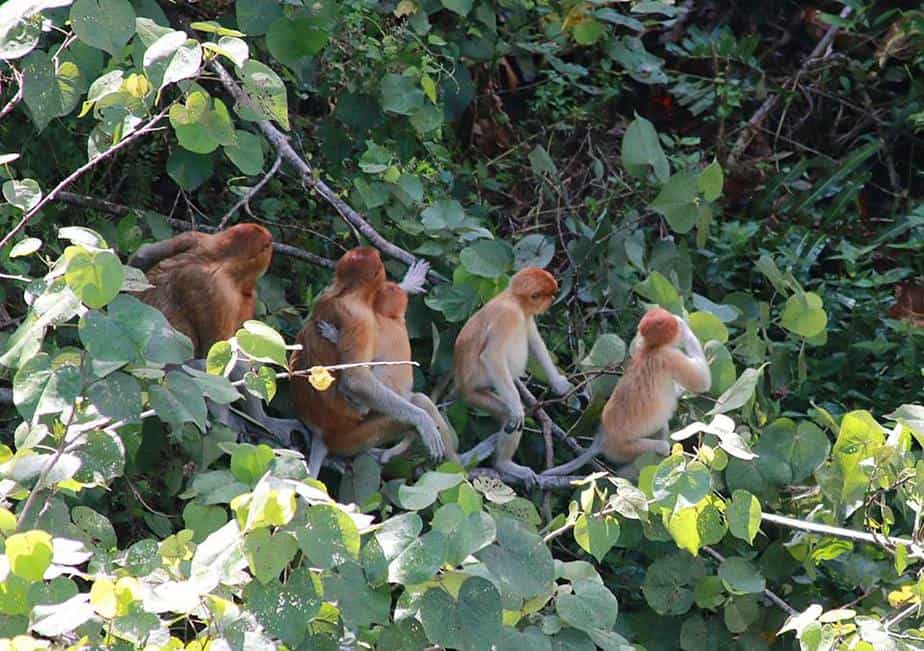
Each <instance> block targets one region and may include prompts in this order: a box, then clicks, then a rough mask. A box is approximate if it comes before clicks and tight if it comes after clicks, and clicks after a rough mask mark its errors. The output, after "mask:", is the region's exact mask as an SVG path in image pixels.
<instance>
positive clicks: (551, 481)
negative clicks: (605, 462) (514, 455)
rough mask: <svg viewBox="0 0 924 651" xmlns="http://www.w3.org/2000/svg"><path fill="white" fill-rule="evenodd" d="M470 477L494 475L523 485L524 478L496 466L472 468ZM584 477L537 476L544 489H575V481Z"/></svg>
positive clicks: (509, 482)
mask: <svg viewBox="0 0 924 651" xmlns="http://www.w3.org/2000/svg"><path fill="white" fill-rule="evenodd" d="M468 475H469V477H473V478H474V477H492V478H494V479H500V480H501V481H502V482H504V483H505V484H518V485H523V480H522V479H520V478H518V477H514V476H513V475H508V474H507V473H505V472H498V471H497V470H495V469H494V468H472V469H471V470H469V471H468ZM582 479H584V477H568V476H562V475H555V476H546V477H543V476H542V475H537V476H536V481H537V484H538V486H539V488H541V489H542V490H574V488H575V487H574V483H573V482H576V481H580V480H582Z"/></svg>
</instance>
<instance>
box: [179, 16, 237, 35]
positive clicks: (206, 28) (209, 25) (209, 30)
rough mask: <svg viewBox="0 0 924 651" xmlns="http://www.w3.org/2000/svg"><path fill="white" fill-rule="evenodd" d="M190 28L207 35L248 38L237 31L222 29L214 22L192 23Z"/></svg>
mask: <svg viewBox="0 0 924 651" xmlns="http://www.w3.org/2000/svg"><path fill="white" fill-rule="evenodd" d="M189 26H190V27H191V28H192V29H195V30H197V31H200V32H205V33H206V34H218V35H219V36H247V35H246V34H245V33H243V32H239V31H237V30H236V29H228V28H227V27H222V26H221V24H219V23H217V22H215V21H214V20H206V21H198V22H194V23H190V25H189Z"/></svg>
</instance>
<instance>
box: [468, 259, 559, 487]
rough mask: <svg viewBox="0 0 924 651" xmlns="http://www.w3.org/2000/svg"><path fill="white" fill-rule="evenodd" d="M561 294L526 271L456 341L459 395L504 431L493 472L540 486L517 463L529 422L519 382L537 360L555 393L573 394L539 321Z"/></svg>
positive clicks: (547, 277)
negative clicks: (516, 455) (515, 458)
mask: <svg viewBox="0 0 924 651" xmlns="http://www.w3.org/2000/svg"><path fill="white" fill-rule="evenodd" d="M557 293H558V282H556V280H555V278H554V277H553V276H552V274H550V273H548V272H547V271H543V270H542V269H539V268H536V267H528V268H526V269H522V270H521V271H518V272H517V273H516V274H514V276H513V278H511V280H510V286H509V287H507V289H505V290H504V291H502V292H501V293H500V294H498V295H497V296H495V297H494V298H492V299H491V300H490V301H488V303H487V304H485V305H484V306H483V307H482V308H481V309H480V310H478V311H477V312H475V314H473V315H472V317H471V318H470V319H469V320H468V322H467V323H466V324H465V326H464V327H463V328H462V330H461V332H459V336H458V338H457V339H456V346H455V383H456V389H457V390H458V391H459V394H460V395H461V397H462V398H463V399H464V400H465V401H466V402H467V403H468V404H470V405H472V406H473V407H478V408H481V409H484V410H485V411H487V412H488V413H489V414H491V416H493V417H494V419H495V420H497V421H498V422H499V423H500V424H501V425H502V426H503V427H502V429H501V430H500V431H499V432H497V434H495V435H494V437H493V438H496V439H497V444H496V447H495V451H494V467H495V468H497V469H498V470H500V471H503V472H507V473H509V474H511V475H513V476H515V477H517V478H519V479H522V480H523V481H524V482H526V483H527V484H533V483H535V480H536V473H535V472H533V470H532V469H531V468H528V467H526V466H521V465H519V464H517V463H515V462H514V461H513V453H514V452H516V449H517V447H518V446H519V445H520V437H521V435H522V429H523V421H524V419H525V414H524V410H523V403H522V402H521V401H520V394H519V392H518V391H517V388H516V384H515V383H514V379H515V378H517V377H519V376H521V375H523V373H524V372H525V371H526V363H527V361H528V359H529V356H530V355H532V356H533V358H535V360H536V361H537V362H538V363H539V366H540V367H541V368H542V370H543V372H544V373H545V375H546V377H547V378H548V380H549V384H551V386H552V390H553V391H554V392H555V393H557V394H558V395H564V394H566V393H568V392H569V391H572V390H573V388H574V387H573V385H572V384H571V383H570V382H569V381H568V379H567V378H566V377H565V376H564V375H562V374H561V373H560V372H559V371H558V369H557V368H556V367H555V364H554V362H552V358H551V357H550V356H549V351H548V349H547V348H546V346H545V342H544V341H543V340H542V337H541V336H540V335H539V329H538V328H537V327H536V320H535V316H536V315H537V314H542V313H543V312H545V311H546V310H548V309H549V306H550V305H551V304H552V300H553V299H554V298H555V295H556V294H557ZM469 454H471V452H470V453H469ZM466 456H467V455H463V458H465V457H466Z"/></svg>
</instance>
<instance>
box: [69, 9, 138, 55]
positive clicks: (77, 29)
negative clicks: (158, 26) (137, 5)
mask: <svg viewBox="0 0 924 651" xmlns="http://www.w3.org/2000/svg"><path fill="white" fill-rule="evenodd" d="M70 20H71V26H72V27H73V28H74V33H75V34H76V35H77V38H79V39H80V40H81V41H83V42H84V43H86V44H87V45H90V46H93V47H95V48H98V49H100V50H105V51H106V52H108V53H109V54H112V55H116V54H118V52H119V50H121V49H122V46H124V45H125V44H126V43H128V41H129V39H131V37H132V36H134V34H135V10H134V8H133V7H132V5H131V3H130V2H128V0H77V1H76V2H75V3H74V4H73V6H72V7H71V14H70Z"/></svg>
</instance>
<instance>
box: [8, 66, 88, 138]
mask: <svg viewBox="0 0 924 651" xmlns="http://www.w3.org/2000/svg"><path fill="white" fill-rule="evenodd" d="M22 74H23V101H24V102H25V103H26V106H28V107H29V113H30V114H31V116H32V121H33V122H35V128H36V129H37V130H38V131H41V130H42V129H44V128H45V125H47V124H48V123H49V122H50V121H51V120H52V119H53V118H56V117H59V116H62V115H67V114H68V113H70V112H71V111H72V110H74V108H75V107H76V106H77V102H78V101H79V96H80V94H81V92H82V91H83V90H84V89H83V88H81V87H80V84H81V83H82V81H81V78H80V70H79V69H78V68H77V66H76V65H74V64H73V63H72V62H70V61H65V62H62V63H61V64H60V65H59V66H57V71H56V70H55V62H54V61H53V60H52V59H51V57H49V56H48V54H46V53H45V52H43V51H41V50H36V51H35V52H32V53H31V54H30V55H29V56H28V57H26V59H25V60H24V61H23V70H22Z"/></svg>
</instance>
